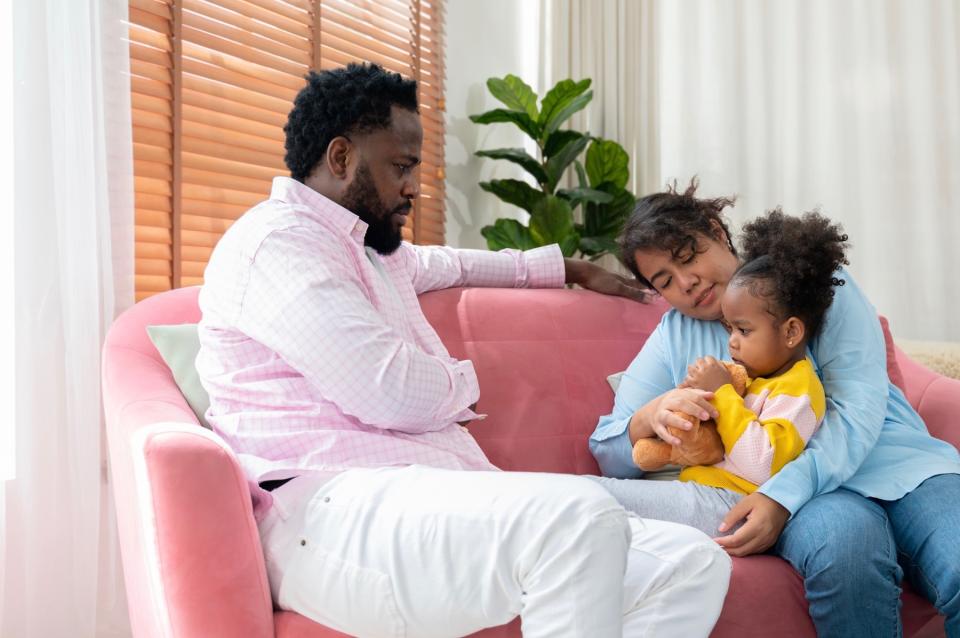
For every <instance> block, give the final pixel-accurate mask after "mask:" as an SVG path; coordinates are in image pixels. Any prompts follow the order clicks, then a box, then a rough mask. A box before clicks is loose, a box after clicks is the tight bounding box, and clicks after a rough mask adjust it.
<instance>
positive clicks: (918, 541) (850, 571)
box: [772, 474, 960, 638]
mask: <svg viewBox="0 0 960 638" xmlns="http://www.w3.org/2000/svg"><path fill="white" fill-rule="evenodd" d="M772 551H773V553H775V554H776V555H778V556H780V557H781V558H783V559H784V560H786V561H788V562H789V563H790V564H791V565H793V567H794V569H796V570H797V571H798V572H799V573H800V575H801V576H803V581H804V587H805V589H806V594H807V602H808V603H809V605H810V616H811V618H812V619H813V623H814V625H815V626H816V629H817V634H818V635H819V636H821V637H823V636H827V637H832V636H842V637H844V638H849V637H851V636H854V637H856V636H870V637H873V636H901V635H902V634H903V627H902V625H901V622H900V581H901V579H902V578H903V576H904V575H906V577H907V578H908V579H909V581H910V584H911V585H912V586H913V588H914V589H915V590H916V591H917V592H918V593H920V594H921V595H923V596H925V597H926V598H927V599H928V600H929V601H930V602H931V603H933V605H934V606H935V607H936V608H937V610H938V611H939V612H940V613H941V614H943V615H944V616H946V623H945V627H946V633H947V636H949V637H950V638H960V474H941V475H938V476H933V477H931V478H929V479H927V480H926V481H924V482H923V483H921V484H920V485H919V486H918V487H917V488H916V489H915V490H913V491H912V492H910V493H909V494H907V495H906V496H904V497H903V498H901V499H898V500H896V501H881V500H878V499H868V498H865V497H863V496H860V495H859V494H855V493H854V492H850V491H848V490H844V489H839V490H836V491H835V492H830V493H828V494H823V495H821V496H818V497H816V498H814V499H812V500H811V501H810V502H809V503H807V504H806V505H804V506H803V507H802V508H801V509H800V510H799V511H798V512H797V513H796V515H795V516H794V517H793V518H792V519H790V522H789V523H787V526H786V527H785V528H784V530H783V534H781V536H780V539H779V541H777V544H776V545H775V546H774V548H773V550H772Z"/></svg>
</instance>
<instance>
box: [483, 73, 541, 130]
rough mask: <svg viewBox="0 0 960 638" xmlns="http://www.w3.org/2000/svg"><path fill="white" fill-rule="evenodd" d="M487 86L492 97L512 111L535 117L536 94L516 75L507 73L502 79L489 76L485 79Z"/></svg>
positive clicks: (534, 118)
mask: <svg viewBox="0 0 960 638" xmlns="http://www.w3.org/2000/svg"><path fill="white" fill-rule="evenodd" d="M487 88H488V89H490V93H492V94H493V97H495V98H497V99H498V100H500V101H501V102H503V103H504V104H506V105H507V106H508V107H510V108H511V109H513V110H514V111H523V112H524V113H526V114H527V115H529V116H530V117H531V119H533V120H536V119H537V116H538V113H537V94H536V93H534V92H533V89H531V88H530V87H529V86H527V84H526V82H524V81H523V80H521V79H520V78H518V77H517V76H515V75H508V76H506V77H504V78H503V79H500V78H490V79H489V80H487Z"/></svg>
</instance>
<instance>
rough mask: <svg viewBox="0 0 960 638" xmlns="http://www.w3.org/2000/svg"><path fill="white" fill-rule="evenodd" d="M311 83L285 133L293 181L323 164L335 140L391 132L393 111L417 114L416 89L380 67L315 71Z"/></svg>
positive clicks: (295, 105) (297, 101)
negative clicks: (325, 155)
mask: <svg viewBox="0 0 960 638" xmlns="http://www.w3.org/2000/svg"><path fill="white" fill-rule="evenodd" d="M306 79H307V85H306V86H305V87H303V89H301V91H300V93H298V94H297V97H296V99H295V100H294V102H293V110H291V111H290V115H289V117H288V118H287V124H286V126H284V127H283V132H284V133H285V134H286V136H287V139H286V143H285V145H284V146H285V148H286V149H287V154H286V155H285V156H284V158H283V159H284V162H286V164H287V168H289V169H290V176H291V177H293V179H295V180H298V181H301V182H302V181H303V180H304V179H306V178H307V176H308V175H310V172H311V171H313V168H314V167H315V166H316V165H317V163H318V162H320V161H321V160H322V159H323V156H324V154H325V153H326V152H327V147H328V146H329V145H330V141H331V140H333V138H335V137H338V136H340V135H346V136H349V135H350V133H365V132H368V131H373V130H377V129H383V128H387V127H389V126H390V108H391V107H392V106H394V105H396V106H399V107H401V108H405V109H407V110H409V111H414V112H416V111H417V83H416V82H415V81H414V80H405V79H403V77H402V76H401V75H400V74H399V73H390V72H388V71H386V70H384V68H383V67H382V66H380V65H379V64H366V63H365V64H356V63H351V64H348V65H347V66H346V67H341V68H338V69H330V70H328V71H321V72H320V73H316V72H314V71H311V72H310V73H309V74H308V75H307V78H306Z"/></svg>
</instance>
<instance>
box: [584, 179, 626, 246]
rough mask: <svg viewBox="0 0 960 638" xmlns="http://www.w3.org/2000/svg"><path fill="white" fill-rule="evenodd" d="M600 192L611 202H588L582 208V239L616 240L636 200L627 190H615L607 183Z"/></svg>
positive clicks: (615, 188) (614, 187)
mask: <svg viewBox="0 0 960 638" xmlns="http://www.w3.org/2000/svg"><path fill="white" fill-rule="evenodd" d="M602 190H603V191H604V192H606V193H608V194H609V195H610V198H611V200H610V201H609V202H607V203H604V204H598V203H592V202H590V203H588V204H587V205H586V206H585V207H584V211H583V231H582V235H583V236H584V237H611V238H616V236H617V235H619V234H620V231H621V230H623V224H624V222H626V221H627V217H628V216H629V215H630V213H631V212H633V207H634V206H635V205H636V202H637V200H636V198H635V197H634V196H633V193H631V192H630V191H628V190H625V189H622V188H617V187H616V186H614V185H613V184H612V183H609V182H607V183H605V184H603V186H602Z"/></svg>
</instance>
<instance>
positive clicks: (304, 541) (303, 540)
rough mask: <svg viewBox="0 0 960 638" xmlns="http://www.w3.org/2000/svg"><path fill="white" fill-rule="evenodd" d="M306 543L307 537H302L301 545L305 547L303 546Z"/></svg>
mask: <svg viewBox="0 0 960 638" xmlns="http://www.w3.org/2000/svg"><path fill="white" fill-rule="evenodd" d="M306 544H307V539H305V538H301V539H300V546H301V547H303V546H304V545H306Z"/></svg>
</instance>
